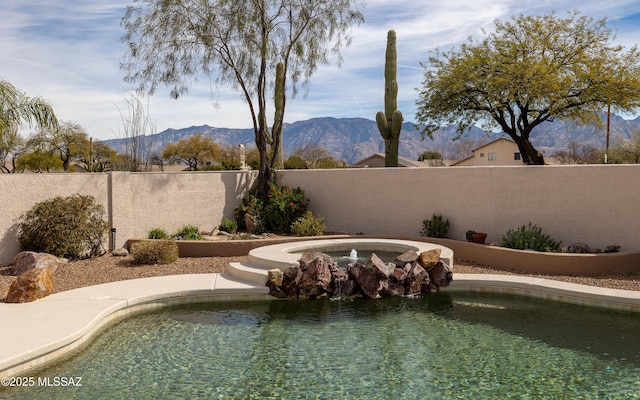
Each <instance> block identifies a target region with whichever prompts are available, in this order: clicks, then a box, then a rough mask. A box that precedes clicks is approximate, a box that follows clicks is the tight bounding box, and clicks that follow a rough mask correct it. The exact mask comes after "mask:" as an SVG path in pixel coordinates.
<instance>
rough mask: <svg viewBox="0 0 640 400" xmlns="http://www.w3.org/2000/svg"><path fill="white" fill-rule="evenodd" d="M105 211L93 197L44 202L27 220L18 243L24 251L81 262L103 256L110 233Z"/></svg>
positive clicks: (55, 198) (72, 197) (58, 198)
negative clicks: (80, 260)
mask: <svg viewBox="0 0 640 400" xmlns="http://www.w3.org/2000/svg"><path fill="white" fill-rule="evenodd" d="M104 213H105V211H104V207H102V205H100V204H97V203H96V201H95V198H94V197H93V196H88V195H81V194H75V195H73V196H69V197H60V196H58V197H54V198H52V199H49V200H45V201H41V202H39V203H37V204H36V205H35V206H33V208H31V209H30V210H29V211H27V213H26V214H25V215H24V216H23V220H22V222H21V223H20V225H19V233H18V240H19V241H20V246H21V247H22V249H23V250H31V251H37V252H42V253H49V254H53V255H54V256H57V257H65V258H69V259H72V260H73V259H78V258H82V257H86V256H89V257H94V256H97V255H99V254H100V253H101V252H103V246H102V240H103V238H104V235H105V234H106V233H107V230H108V229H109V224H108V223H107V222H106V221H105V220H104V219H103V217H104Z"/></svg>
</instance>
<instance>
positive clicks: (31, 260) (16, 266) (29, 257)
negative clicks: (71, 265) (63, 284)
mask: <svg viewBox="0 0 640 400" xmlns="http://www.w3.org/2000/svg"><path fill="white" fill-rule="evenodd" d="M64 263H65V261H63V259H60V258H58V257H56V256H54V255H51V254H47V253H36V252H35V251H22V252H20V253H18V254H17V255H16V256H15V258H14V259H13V275H14V276H18V275H22V274H24V273H25V272H27V271H29V270H32V269H34V268H46V269H50V270H51V272H52V273H55V272H56V271H57V270H58V267H59V266H60V265H62V264H64Z"/></svg>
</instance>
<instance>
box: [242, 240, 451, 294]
mask: <svg viewBox="0 0 640 400" xmlns="http://www.w3.org/2000/svg"><path fill="white" fill-rule="evenodd" d="M353 249H355V250H356V251H357V252H376V251H380V252H390V253H404V252H407V251H409V250H413V251H415V252H416V253H422V252H424V251H428V250H433V249H440V251H441V253H440V259H441V260H443V261H445V262H446V263H447V264H449V266H451V267H453V250H451V249H449V248H448V247H445V246H441V245H437V244H433V243H426V242H418V241H413V240H400V239H372V238H351V239H321V240H307V241H303V242H291V243H281V244H275V245H271V246H263V247H258V248H255V249H253V250H251V251H250V252H249V256H248V257H247V262H245V263H232V264H231V269H230V273H231V275H233V276H235V277H237V278H240V279H243V280H246V281H249V282H253V283H256V284H258V285H264V284H265V282H266V279H267V271H268V270H270V269H274V268H279V269H280V270H282V271H284V270H285V269H287V268H288V267H290V266H291V265H293V264H294V263H296V262H297V261H298V259H300V255H301V254H302V253H304V252H306V251H316V252H322V253H338V252H344V253H345V254H349V253H350V252H351V250H353Z"/></svg>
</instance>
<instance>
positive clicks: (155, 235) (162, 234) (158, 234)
mask: <svg viewBox="0 0 640 400" xmlns="http://www.w3.org/2000/svg"><path fill="white" fill-rule="evenodd" d="M168 237H169V234H168V233H167V231H165V230H164V229H162V228H153V229H151V230H150V231H149V233H148V234H147V239H167V238H168Z"/></svg>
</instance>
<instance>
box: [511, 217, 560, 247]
mask: <svg viewBox="0 0 640 400" xmlns="http://www.w3.org/2000/svg"><path fill="white" fill-rule="evenodd" d="M561 244H562V242H556V241H555V240H553V239H552V238H551V237H550V236H549V235H547V234H544V233H542V228H539V227H538V226H536V225H532V224H531V222H529V225H526V226H525V225H522V226H521V227H519V228H517V229H509V230H508V231H507V233H505V234H504V235H503V236H502V241H501V243H500V245H501V246H503V247H508V248H510V249H518V250H535V251H557V250H558V249H559V248H560V245H561Z"/></svg>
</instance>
